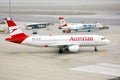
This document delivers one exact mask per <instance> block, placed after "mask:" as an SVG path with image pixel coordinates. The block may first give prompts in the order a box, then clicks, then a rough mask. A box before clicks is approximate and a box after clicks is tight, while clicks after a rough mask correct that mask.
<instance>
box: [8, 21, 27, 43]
mask: <svg viewBox="0 0 120 80" xmlns="http://www.w3.org/2000/svg"><path fill="white" fill-rule="evenodd" d="M7 24H8V29H9V33H10V35H11V37H10V38H6V40H7V41H9V42H14V43H18V44H20V43H22V41H23V40H25V39H26V38H27V37H28V36H27V35H26V34H25V33H23V31H21V29H19V28H18V26H17V25H16V24H15V22H14V21H13V20H7Z"/></svg>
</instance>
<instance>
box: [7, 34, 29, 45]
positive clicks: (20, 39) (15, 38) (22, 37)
mask: <svg viewBox="0 0 120 80" xmlns="http://www.w3.org/2000/svg"><path fill="white" fill-rule="evenodd" d="M27 37H28V36H27V35H26V34H24V33H20V34H16V35H13V36H11V38H6V40H7V41H9V42H13V43H18V44H21V43H22V42H23V41H24V40H25V39H26V38H27Z"/></svg>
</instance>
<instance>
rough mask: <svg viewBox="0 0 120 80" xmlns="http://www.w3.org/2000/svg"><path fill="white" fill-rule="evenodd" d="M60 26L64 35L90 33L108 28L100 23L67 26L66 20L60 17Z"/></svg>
mask: <svg viewBox="0 0 120 80" xmlns="http://www.w3.org/2000/svg"><path fill="white" fill-rule="evenodd" d="M59 20H60V24H61V25H60V26H59V29H62V31H63V33H70V32H71V31H88V32H90V31H91V30H98V29H105V28H108V26H106V25H102V24H100V23H94V24H86V23H69V24H67V23H66V22H65V20H64V17H59Z"/></svg>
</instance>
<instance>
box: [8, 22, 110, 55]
mask: <svg viewBox="0 0 120 80" xmlns="http://www.w3.org/2000/svg"><path fill="white" fill-rule="evenodd" d="M7 24H8V28H9V32H10V35H11V36H10V37H9V38H6V40H7V41H9V42H13V43H17V44H23V45H29V46H36V47H56V48H58V52H59V53H63V52H65V51H68V52H78V50H79V47H82V46H92V47H94V48H95V51H97V46H103V45H106V44H108V43H109V42H110V41H109V40H108V39H106V38H105V37H103V36H101V35H55V36H39V35H34V36H28V35H27V34H25V33H24V32H23V31H21V29H19V28H18V26H17V25H16V24H15V23H14V21H13V20H7Z"/></svg>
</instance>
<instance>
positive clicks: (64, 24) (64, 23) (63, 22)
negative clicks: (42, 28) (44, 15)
mask: <svg viewBox="0 0 120 80" xmlns="http://www.w3.org/2000/svg"><path fill="white" fill-rule="evenodd" d="M59 20H60V23H61V26H62V27H66V26H67V23H66V22H65V20H64V17H59Z"/></svg>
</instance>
